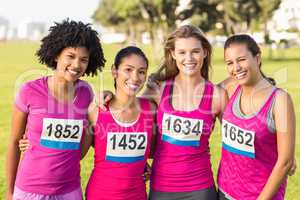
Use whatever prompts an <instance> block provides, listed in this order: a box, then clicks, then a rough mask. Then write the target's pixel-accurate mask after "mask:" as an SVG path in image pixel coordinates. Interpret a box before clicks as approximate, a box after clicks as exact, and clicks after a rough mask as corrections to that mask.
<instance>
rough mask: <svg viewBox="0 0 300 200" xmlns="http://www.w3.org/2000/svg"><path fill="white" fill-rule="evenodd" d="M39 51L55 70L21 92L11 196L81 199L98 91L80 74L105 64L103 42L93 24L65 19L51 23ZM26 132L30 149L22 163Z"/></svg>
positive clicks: (10, 160)
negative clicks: (89, 113)
mask: <svg viewBox="0 0 300 200" xmlns="http://www.w3.org/2000/svg"><path fill="white" fill-rule="evenodd" d="M36 55H37V56H38V58H39V61H40V62H41V63H42V64H46V65H47V67H50V68H52V69H53V71H54V73H53V75H52V76H45V77H41V78H38V79H36V80H32V81H29V82H26V83H25V84H24V85H23V86H22V87H21V89H20V91H19V92H18V94H17V96H16V99H15V104H14V109H13V116H12V131H11V138H10V141H9V145H8V154H7V184H8V188H7V195H6V199H22V200H25V199H30V200H38V199H56V200H57V199H59V200H81V199H82V191H81V186H80V157H81V146H82V144H83V143H84V142H83V138H84V136H85V133H86V130H87V127H88V120H87V109H88V106H89V104H90V103H91V101H92V99H93V92H92V90H91V88H90V86H89V85H88V83H86V82H85V81H82V80H80V77H81V76H84V75H87V76H89V75H91V76H93V75H96V74H97V71H101V69H102V68H103V67H104V64H105V59H104V56H103V50H102V46H101V44H100V40H99V38H98V34H97V32H96V31H95V30H93V29H92V28H91V26H90V24H84V23H82V22H75V21H70V20H64V21H62V22H61V23H55V25H54V26H52V27H51V28H50V31H49V34H48V35H47V36H46V37H44V38H43V39H42V44H41V46H40V49H39V50H38V51H37V53H36ZM24 133H25V135H26V137H27V138H28V140H29V142H30V148H29V149H28V150H26V152H25V153H24V157H23V159H22V160H21V162H20V152H19V150H18V142H19V140H20V139H21V138H22V136H23V135H24ZM19 162H20V163H19Z"/></svg>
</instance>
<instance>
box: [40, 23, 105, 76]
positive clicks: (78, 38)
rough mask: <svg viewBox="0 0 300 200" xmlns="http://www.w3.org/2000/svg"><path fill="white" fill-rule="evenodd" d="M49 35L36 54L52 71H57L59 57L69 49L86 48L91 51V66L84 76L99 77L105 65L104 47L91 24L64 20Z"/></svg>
mask: <svg viewBox="0 0 300 200" xmlns="http://www.w3.org/2000/svg"><path fill="white" fill-rule="evenodd" d="M49 32H50V33H49V34H48V35H47V36H45V37H44V38H43V39H42V40H41V42H42V44H41V46H40V49H39V50H38V51H37V52H36V55H37V56H38V57H39V61H40V63H42V64H46V65H47V66H48V67H50V68H52V69H56V65H57V63H56V61H55V59H56V58H57V56H58V55H59V54H60V53H61V52H62V50H63V49H65V48H67V47H86V48H87V49H88V51H89V54H90V55H89V64H88V67H87V69H86V71H85V73H84V74H86V75H87V76H89V75H90V74H91V75H92V76H94V75H97V70H99V71H102V68H103V67H104V65H105V62H106V60H105V58H104V55H103V50H102V46H101V43H100V40H99V38H98V33H97V31H95V30H93V29H92V28H91V26H90V24H84V23H83V22H80V21H79V22H75V21H72V20H71V21H69V19H66V20H63V21H62V23H57V22H55V25H54V26H51V27H50V29H49Z"/></svg>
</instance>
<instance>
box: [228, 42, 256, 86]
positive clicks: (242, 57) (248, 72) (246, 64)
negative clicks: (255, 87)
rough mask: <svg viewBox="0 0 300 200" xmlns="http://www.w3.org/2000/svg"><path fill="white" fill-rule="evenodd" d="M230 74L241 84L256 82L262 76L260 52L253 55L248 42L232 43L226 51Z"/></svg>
mask: <svg viewBox="0 0 300 200" xmlns="http://www.w3.org/2000/svg"><path fill="white" fill-rule="evenodd" d="M224 57H225V62H226V65H227V70H228V73H229V75H230V76H231V77H232V78H233V79H235V80H237V81H238V83H239V84H240V85H251V84H255V83H256V82H257V81H258V80H259V78H260V76H261V73H260V69H259V68H260V67H259V65H260V62H261V57H260V54H258V55H256V56H253V55H252V53H251V52H250V51H249V50H248V48H247V46H246V44H239V43H237V44H231V45H230V46H229V47H228V48H226V49H225V52H224Z"/></svg>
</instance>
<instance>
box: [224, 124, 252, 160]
mask: <svg viewBox="0 0 300 200" xmlns="http://www.w3.org/2000/svg"><path fill="white" fill-rule="evenodd" d="M254 139H255V132H254V131H249V130H245V129H242V128H240V127H238V126H236V125H234V124H232V123H229V122H228V121H226V120H222V141H223V143H222V145H223V148H224V149H226V150H228V151H230V152H232V153H235V154H238V155H243V156H247V157H250V158H255V147H254Z"/></svg>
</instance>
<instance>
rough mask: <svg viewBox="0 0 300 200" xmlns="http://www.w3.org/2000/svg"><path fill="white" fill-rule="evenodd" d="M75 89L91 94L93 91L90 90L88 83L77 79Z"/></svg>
mask: <svg viewBox="0 0 300 200" xmlns="http://www.w3.org/2000/svg"><path fill="white" fill-rule="evenodd" d="M76 87H77V88H80V89H83V90H86V91H89V92H91V93H92V92H93V89H92V87H91V85H90V84H89V83H88V82H86V81H84V80H80V79H79V80H78V81H77V83H76Z"/></svg>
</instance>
